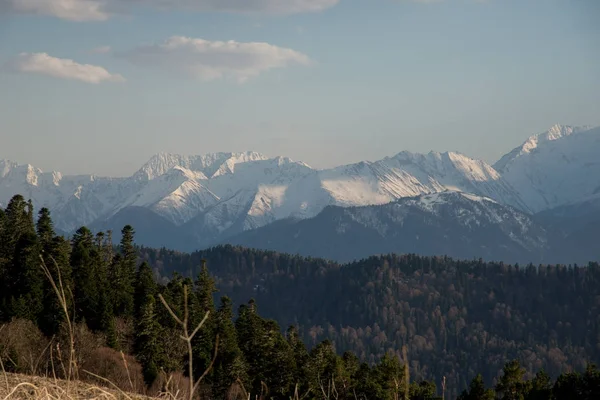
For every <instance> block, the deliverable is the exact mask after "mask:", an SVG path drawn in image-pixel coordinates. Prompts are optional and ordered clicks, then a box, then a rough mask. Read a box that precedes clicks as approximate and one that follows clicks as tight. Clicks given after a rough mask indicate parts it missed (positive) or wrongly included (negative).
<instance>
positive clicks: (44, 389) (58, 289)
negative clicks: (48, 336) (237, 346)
mask: <svg viewBox="0 0 600 400" xmlns="http://www.w3.org/2000/svg"><path fill="white" fill-rule="evenodd" d="M50 259H51V260H52V262H53V264H54V267H55V268H56V273H57V280H54V278H53V274H52V273H51V272H50V269H49V268H48V267H47V266H46V263H45V262H44V259H43V258H42V256H40V261H41V265H40V267H41V269H42V270H43V272H44V274H45V275H46V277H47V278H48V280H49V282H50V284H51V285H52V288H53V290H54V292H55V294H56V296H57V298H58V300H59V303H60V305H61V308H62V312H63V313H64V317H65V328H66V329H64V330H63V336H64V337H65V338H66V339H67V340H66V342H67V343H66V346H65V347H66V354H63V352H62V351H61V350H60V348H61V346H60V343H58V344H57V346H56V350H57V361H58V365H56V366H55V362H54V355H53V351H52V350H53V346H52V345H51V344H52V343H51V342H50V343H49V344H47V345H44V346H43V350H42V351H41V355H40V356H39V357H33V352H32V351H31V347H32V345H31V343H29V342H27V341H25V342H27V343H24V345H23V343H22V342H23V340H19V341H14V343H13V342H9V343H4V345H3V346H0V349H2V348H13V349H14V350H20V351H17V353H19V354H29V359H24V360H17V361H19V363H17V362H16V361H15V360H12V363H13V364H14V365H15V366H18V365H21V366H26V367H27V368H25V369H27V370H31V371H30V372H28V373H30V374H31V375H23V374H17V373H8V372H6V369H5V364H4V362H3V359H4V358H7V359H9V360H11V358H10V357H9V356H8V354H2V352H0V400H9V399H10V400H12V399H41V400H80V399H107V400H116V399H127V400H134V399H136V400H137V399H168V400H180V399H185V398H187V399H188V400H192V399H193V398H194V397H195V394H197V392H198V389H199V386H200V383H201V382H202V380H203V378H204V377H205V376H206V374H207V373H208V372H209V371H210V369H211V368H212V366H213V364H214V362H215V359H216V357H217V349H218V343H219V338H218V336H217V339H216V343H215V354H214V357H213V359H212V361H211V363H210V365H209V366H208V368H207V370H206V371H205V372H204V373H203V374H202V375H201V376H200V378H198V380H197V381H196V382H194V381H193V380H192V379H189V378H184V377H183V376H182V375H181V374H170V375H168V376H167V375H165V376H163V377H162V379H161V382H160V383H159V382H156V383H157V384H159V385H160V392H158V393H157V396H158V397H147V396H143V395H140V394H134V393H128V392H126V391H127V390H131V391H136V390H137V391H141V390H143V392H144V393H147V392H146V388H145V387H144V385H143V379H142V373H141V366H140V365H139V363H137V362H136V361H135V359H134V358H133V357H131V356H126V355H125V354H123V353H122V352H115V351H114V350H112V349H108V348H105V347H100V345H98V346H89V344H90V342H93V340H92V339H93V338H91V337H87V338H84V339H82V338H81V336H82V335H83V336H85V334H86V333H88V331H87V329H85V327H84V328H82V329H78V328H80V326H79V325H78V324H74V323H73V322H72V321H73V319H72V318H71V316H70V315H69V305H68V301H67V290H65V288H64V286H63V281H62V277H61V275H60V268H59V267H58V264H57V263H56V261H55V260H54V259H53V258H52V257H50ZM183 291H184V317H183V319H180V318H179V317H177V315H176V314H175V313H174V312H173V310H172V309H171V307H170V306H169V305H168V304H167V302H166V301H165V300H164V298H163V297H162V296H160V295H159V297H160V300H161V301H162V303H163V304H164V306H165V307H166V308H167V310H168V311H169V313H170V314H171V316H172V317H173V318H174V320H175V321H176V322H177V323H178V324H179V325H180V326H181V328H182V331H183V335H181V336H180V338H181V339H183V341H184V342H185V343H186V344H187V347H188V357H189V376H190V377H191V376H193V375H192V371H193V369H192V368H193V366H192V360H193V358H192V339H193V338H194V336H195V335H196V333H197V332H198V331H199V330H200V328H201V327H202V326H203V325H204V323H205V322H206V320H207V318H208V315H209V313H208V312H207V313H206V315H205V316H204V319H202V321H201V322H200V323H199V324H198V325H197V326H196V328H195V329H194V330H193V331H192V332H191V333H189V331H188V320H189V312H188V298H187V296H188V292H187V287H186V286H184V288H183ZM69 295H70V296H71V297H72V294H71V293H69ZM21 325H23V323H22V322H20V321H17V323H11V324H9V328H10V329H13V330H15V332H13V333H14V334H12V335H3V336H8V337H9V338H15V337H19V338H21V339H22V338H23V337H24V335H23V332H25V333H28V332H29V333H31V332H34V333H35V332H36V330H34V329H29V328H31V327H30V326H28V325H27V324H25V325H24V326H21ZM4 328H6V326H0V331H2V330H4ZM17 328H19V329H17ZM10 329H9V330H10ZM65 331H66V332H65ZM4 333H6V332H4ZM17 333H19V334H17ZM40 335H41V333H40V334H39V335H37V336H40ZM34 336H36V335H34ZM37 336H36V337H33V339H32V340H30V342H31V341H33V342H35V343H38V342H41V340H39V338H38V337H37ZM88 336H89V335H88ZM25 338H26V339H27V338H28V337H25ZM35 339H38V340H35ZM79 339H82V340H79ZM79 342H82V343H86V344H87V345H88V346H86V347H85V349H87V350H89V351H90V352H91V353H90V354H87V356H86V353H85V351H82V350H83V349H81V348H78V346H76V343H79ZM2 344H3V343H0V345H2ZM7 345H10V346H7ZM23 347H26V348H28V349H29V350H30V351H29V352H28V353H27V352H24V351H23ZM48 348H50V365H51V370H52V373H51V376H52V378H50V377H42V376H35V374H36V373H39V372H41V371H38V367H39V364H40V360H41V359H42V356H43V355H44V353H46V351H47V350H48ZM84 356H85V357H84ZM88 356H89V357H88ZM119 356H120V357H119ZM118 358H120V360H118V361H122V366H123V368H121V367H117V365H118V364H119V362H115V361H117V359H118ZM128 359H129V360H128ZM91 366H93V367H95V368H91V369H95V370H96V371H98V372H99V373H101V374H102V375H104V376H101V375H99V374H96V373H94V372H91V371H89V370H88V369H86V367H91ZM130 367H131V368H130ZM57 368H59V372H60V370H62V376H64V377H65V378H66V379H64V380H63V379H58V378H57ZM23 372H26V371H23ZM132 372H133V379H132ZM47 374H48V375H50V374H49V373H48V372H47ZM81 379H85V380H87V381H89V382H88V383H85V382H83V381H81ZM182 383H183V384H185V386H187V390H185V389H184V390H181V385H182ZM124 386H125V387H126V388H125V389H124V388H123V387H124ZM154 389H155V390H156V386H155V388H154ZM154 393H156V391H155V392H154Z"/></svg>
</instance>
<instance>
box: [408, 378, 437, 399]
mask: <svg viewBox="0 0 600 400" xmlns="http://www.w3.org/2000/svg"><path fill="white" fill-rule="evenodd" d="M409 391H410V400H431V399H433V398H435V395H436V391H437V388H436V386H435V383H433V382H429V381H421V382H413V383H411V384H410V389H409Z"/></svg>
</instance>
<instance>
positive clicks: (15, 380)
mask: <svg viewBox="0 0 600 400" xmlns="http://www.w3.org/2000/svg"><path fill="white" fill-rule="evenodd" d="M17 399H19V400H21V399H36V400H37V399H40V400H82V399H98V400H100V399H102V400H117V399H119V400H121V399H123V400H147V399H151V398H150V397H146V396H141V395H138V394H131V393H125V392H122V391H120V390H117V389H114V388H110V387H103V386H98V385H92V384H89V383H84V382H80V381H66V380H61V379H53V378H44V377H39V376H31V375H20V374H11V373H2V372H0V400H17Z"/></svg>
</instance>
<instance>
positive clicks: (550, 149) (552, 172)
mask: <svg viewBox="0 0 600 400" xmlns="http://www.w3.org/2000/svg"><path fill="white" fill-rule="evenodd" d="M599 152H600V128H594V129H587V128H586V127H579V128H578V127H565V126H555V127H554V128H552V129H550V130H549V131H547V132H545V133H543V134H540V135H534V136H532V137H531V138H529V139H528V140H527V141H526V142H525V144H524V145H523V146H521V147H518V148H516V149H515V150H513V151H512V152H510V153H509V154H507V155H506V156H504V157H502V159H501V160H500V161H498V163H497V164H496V168H497V169H498V170H499V171H500V172H501V173H502V176H503V178H504V179H505V180H506V181H507V182H508V183H509V184H510V185H511V186H512V187H513V188H515V189H516V190H517V191H518V192H519V193H520V195H521V197H522V198H523V200H524V201H525V202H526V203H527V204H528V206H529V209H530V210H532V211H533V212H538V211H542V210H546V209H550V208H554V207H558V206H560V205H564V204H569V203H574V202H577V201H581V200H583V199H585V198H587V197H590V196H593V195H595V194H597V193H600V160H599V159H598V153H599Z"/></svg>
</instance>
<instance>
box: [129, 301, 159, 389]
mask: <svg viewBox="0 0 600 400" xmlns="http://www.w3.org/2000/svg"><path fill="white" fill-rule="evenodd" d="M155 305H156V302H155V299H154V296H152V295H150V294H148V295H147V296H146V298H145V301H144V302H143V303H142V304H141V307H140V317H139V319H138V320H137V322H136V330H135V343H134V351H135V354H136V358H137V359H138V361H139V362H140V364H141V365H142V369H143V373H144V380H145V382H146V384H148V385H151V384H152V382H154V380H155V379H156V378H157V376H158V373H159V371H160V367H161V365H162V349H161V347H160V342H159V336H160V334H161V327H160V325H159V324H158V320H157V318H156V311H155Z"/></svg>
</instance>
